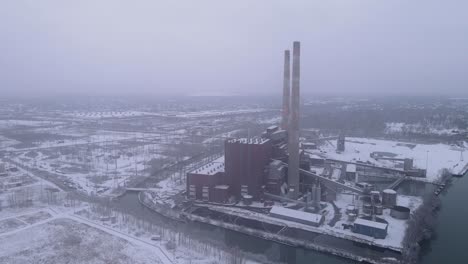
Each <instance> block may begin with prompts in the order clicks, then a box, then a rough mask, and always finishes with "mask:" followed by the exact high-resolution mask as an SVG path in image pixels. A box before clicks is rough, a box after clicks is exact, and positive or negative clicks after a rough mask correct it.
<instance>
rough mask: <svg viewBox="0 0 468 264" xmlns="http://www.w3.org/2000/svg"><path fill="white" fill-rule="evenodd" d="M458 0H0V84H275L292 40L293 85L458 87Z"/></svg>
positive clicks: (466, 59)
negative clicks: (297, 52) (298, 47)
mask: <svg viewBox="0 0 468 264" xmlns="http://www.w3.org/2000/svg"><path fill="white" fill-rule="evenodd" d="M467 10H468V2H466V1H463V0H447V1H435V0H416V1H406V0H394V1H375V0H363V1H349V0H348V1H346V0H343V1H337V0H327V1H307V0H306V1H270V0H268V1H267V0H264V1H260V0H259V1H247V0H238V1H205V0H200V1H149V0H141V1H120V0H100V1H95V0H81V1H59V0H57V1H54V0H42V1H33V0H14V1H1V3H0V91H1V92H2V94H3V95H35V96H40V95H49V94H60V95H64V94H65V95H67V94H86V95H94V94H97V95H109V94H113V95H116V94H157V95H161V94H176V95H177V94H179V95H246V94H280V93H281V85H282V59H283V58H282V52H283V50H284V49H287V48H292V47H291V43H292V41H294V40H299V41H301V44H302V50H303V52H302V56H301V68H302V76H301V77H302V78H301V90H302V92H303V93H334V94H343V93H344V94H364V93H365V94H382V93H392V94H451V95H455V94H457V95H459V94H463V93H466V91H467V90H468V89H466V84H467V81H468V75H467V74H466V70H465V69H466V68H467V66H468V34H467V33H468V16H467V15H466V11H467Z"/></svg>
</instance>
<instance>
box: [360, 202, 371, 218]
mask: <svg viewBox="0 0 468 264" xmlns="http://www.w3.org/2000/svg"><path fill="white" fill-rule="evenodd" d="M362 212H363V213H364V214H367V215H370V214H372V204H368V203H365V204H364V205H363V206H362Z"/></svg>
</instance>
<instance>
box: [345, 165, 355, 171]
mask: <svg viewBox="0 0 468 264" xmlns="http://www.w3.org/2000/svg"><path fill="white" fill-rule="evenodd" d="M346 172H356V165H355V164H348V165H346Z"/></svg>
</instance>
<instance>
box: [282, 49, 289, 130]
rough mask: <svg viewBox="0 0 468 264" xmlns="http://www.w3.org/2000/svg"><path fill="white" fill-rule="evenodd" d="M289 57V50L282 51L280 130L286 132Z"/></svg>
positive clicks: (287, 124)
mask: <svg viewBox="0 0 468 264" xmlns="http://www.w3.org/2000/svg"><path fill="white" fill-rule="evenodd" d="M290 61H291V55H290V52H289V50H285V51H284V75H283V109H282V112H281V128H282V129H283V130H286V131H287V130H288V126H289V115H290V110H289V109H290V107H291V98H290V94H291V92H290V90H291V62H290Z"/></svg>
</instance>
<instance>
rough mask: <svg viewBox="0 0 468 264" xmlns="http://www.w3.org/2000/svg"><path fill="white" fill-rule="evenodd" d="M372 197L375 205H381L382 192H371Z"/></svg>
mask: <svg viewBox="0 0 468 264" xmlns="http://www.w3.org/2000/svg"><path fill="white" fill-rule="evenodd" d="M370 196H371V199H372V202H373V203H380V192H379V191H371V192H370Z"/></svg>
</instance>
